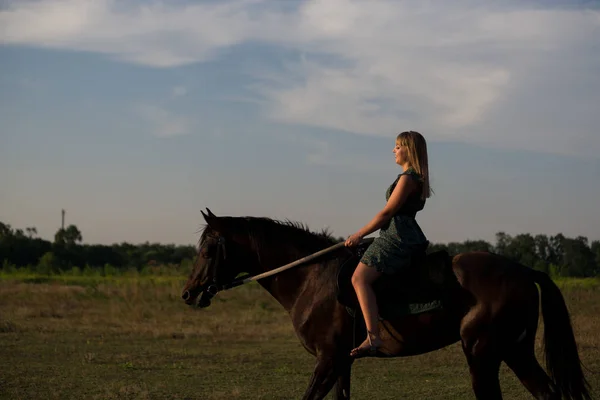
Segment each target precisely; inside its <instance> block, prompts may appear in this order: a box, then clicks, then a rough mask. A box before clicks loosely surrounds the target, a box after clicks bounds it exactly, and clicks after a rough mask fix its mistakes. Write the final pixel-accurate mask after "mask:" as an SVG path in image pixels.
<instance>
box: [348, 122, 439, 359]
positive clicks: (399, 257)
mask: <svg viewBox="0 0 600 400" xmlns="http://www.w3.org/2000/svg"><path fill="white" fill-rule="evenodd" d="M394 154H395V156H396V164H398V165H400V166H401V167H402V170H403V172H402V173H401V174H400V175H398V178H396V180H395V181H394V182H393V183H392V184H391V185H390V187H389V188H388V189H387V191H386V194H385V197H386V200H387V203H386V205H385V207H384V208H383V209H382V210H381V211H379V212H378V213H377V215H375V217H373V219H372V220H371V221H370V222H369V223H368V224H367V225H365V226H364V227H363V228H361V229H360V230H359V231H358V232H356V233H355V234H353V235H351V236H350V237H348V239H347V240H346V242H345V245H346V246H349V247H350V246H356V245H357V244H359V243H360V241H361V239H362V238H363V237H364V236H367V235H369V234H371V233H373V232H375V231H376V230H377V229H380V232H379V237H378V238H376V239H375V240H374V241H373V243H372V244H371V245H370V246H369V248H368V249H367V250H366V251H365V253H364V255H363V256H362V258H361V260H360V263H359V264H358V267H357V268H356V270H355V271H354V275H352V286H354V290H355V291H356V296H357V298H358V302H359V303H360V307H361V310H362V313H363V315H364V318H365V323H366V326H367V338H366V339H365V341H364V342H363V343H362V344H361V345H360V346H359V347H357V348H355V349H353V350H352V351H351V352H350V355H351V356H352V357H357V358H358V357H363V356H374V355H375V354H376V352H377V349H378V348H379V347H380V346H381V344H382V341H381V339H380V337H379V327H378V325H377V318H378V308H377V302H376V298H375V293H374V292H373V288H372V284H373V282H375V280H376V279H377V278H379V277H380V276H381V275H382V274H394V273H398V272H401V271H402V270H404V269H406V268H407V267H408V266H409V265H410V263H411V255H412V254H413V252H414V251H417V250H422V249H423V248H424V246H427V244H428V241H427V238H426V237H425V235H424V234H423V231H422V230H421V228H420V227H419V224H417V221H416V220H415V215H416V214H417V212H418V211H420V210H422V209H423V207H424V206H425V200H426V199H427V198H428V197H430V196H431V188H430V187H429V167H428V160H427V143H426V142H425V138H423V136H422V135H421V134H420V133H418V132H414V131H408V132H402V133H400V134H399V135H398V137H397V138H396V146H395V147H394Z"/></svg>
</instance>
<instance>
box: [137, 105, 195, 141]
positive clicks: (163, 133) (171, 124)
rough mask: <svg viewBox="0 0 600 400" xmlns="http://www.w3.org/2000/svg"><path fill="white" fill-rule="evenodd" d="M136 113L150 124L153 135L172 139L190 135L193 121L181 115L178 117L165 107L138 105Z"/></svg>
mask: <svg viewBox="0 0 600 400" xmlns="http://www.w3.org/2000/svg"><path fill="white" fill-rule="evenodd" d="M134 112H135V113H136V115H137V116H139V117H140V118H142V120H143V121H145V122H146V123H148V124H149V126H150V129H151V131H152V133H153V134H154V135H155V136H157V137H163V138H166V137H172V136H178V135H185V134H188V133H189V132H190V130H191V121H190V120H189V119H188V118H186V117H184V116H181V115H176V114H174V113H172V112H170V111H168V110H166V109H165V108H163V107H159V106H156V105H150V104H138V105H136V106H135V107H134Z"/></svg>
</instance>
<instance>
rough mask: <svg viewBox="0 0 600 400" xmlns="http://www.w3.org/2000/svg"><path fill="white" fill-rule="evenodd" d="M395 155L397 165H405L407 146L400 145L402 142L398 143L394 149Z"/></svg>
mask: <svg viewBox="0 0 600 400" xmlns="http://www.w3.org/2000/svg"><path fill="white" fill-rule="evenodd" d="M394 155H395V156H396V164H398V165H404V164H405V163H406V161H407V156H406V155H407V149H406V146H402V145H400V142H396V146H395V147H394Z"/></svg>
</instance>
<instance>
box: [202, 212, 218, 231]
mask: <svg viewBox="0 0 600 400" xmlns="http://www.w3.org/2000/svg"><path fill="white" fill-rule="evenodd" d="M200 213H201V214H202V217H204V220H205V221H206V223H207V224H208V226H210V227H211V228H212V229H214V230H216V231H219V230H220V229H219V228H220V227H222V223H221V220H220V219H219V217H217V216H216V215H215V214H213V213H212V212H210V211H209V214H208V215H207V214H205V213H204V211H202V210H200Z"/></svg>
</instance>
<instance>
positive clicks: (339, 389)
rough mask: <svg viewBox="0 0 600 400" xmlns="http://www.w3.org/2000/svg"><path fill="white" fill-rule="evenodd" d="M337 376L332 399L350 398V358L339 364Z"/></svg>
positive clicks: (343, 399) (342, 399)
mask: <svg viewBox="0 0 600 400" xmlns="http://www.w3.org/2000/svg"><path fill="white" fill-rule="evenodd" d="M338 371H339V374H338V378H337V382H336V383H335V394H334V397H333V398H334V400H348V399H350V374H351V371H352V360H351V359H349V360H348V361H347V362H344V363H341V364H339V367H338Z"/></svg>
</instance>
